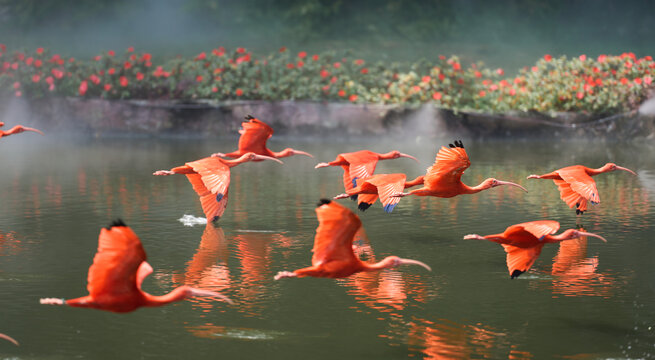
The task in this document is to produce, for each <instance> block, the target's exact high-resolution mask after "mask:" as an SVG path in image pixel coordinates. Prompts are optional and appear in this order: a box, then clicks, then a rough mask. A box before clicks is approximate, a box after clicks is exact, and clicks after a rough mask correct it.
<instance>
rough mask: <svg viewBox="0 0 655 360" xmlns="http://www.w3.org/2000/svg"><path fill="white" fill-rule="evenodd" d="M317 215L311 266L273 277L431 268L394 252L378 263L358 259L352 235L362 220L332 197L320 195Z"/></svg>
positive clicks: (337, 275) (343, 275) (319, 275)
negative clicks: (405, 266) (393, 254)
mask: <svg viewBox="0 0 655 360" xmlns="http://www.w3.org/2000/svg"><path fill="white" fill-rule="evenodd" d="M316 216H317V217H318V228H317V229H316V236H315V237H314V249H313V250H312V251H313V252H314V255H313V256H312V266H309V267H306V268H302V269H298V270H295V271H280V272H278V273H277V275H275V280H279V279H281V278H286V277H305V276H314V277H326V278H343V277H347V276H350V275H352V274H354V273H358V272H362V271H365V272H368V271H379V270H383V269H387V268H394V267H397V266H400V265H419V266H422V267H424V268H426V269H428V270H430V271H431V269H430V267H429V266H427V265H426V264H424V263H422V262H420V261H417V260H411V259H401V258H399V257H397V256H388V257H386V258H384V259H383V260H382V261H380V262H377V263H367V262H363V261H361V260H360V259H359V258H358V257H357V256H356V255H355V252H354V250H353V239H354V237H355V234H356V233H357V231H358V230H359V229H360V228H361V226H362V222H361V221H360V220H359V217H358V216H357V215H355V214H354V213H353V212H352V211H350V210H348V209H347V208H346V207H344V206H342V205H339V204H338V203H336V202H334V201H330V200H327V199H321V202H320V203H319V204H318V207H317V208H316Z"/></svg>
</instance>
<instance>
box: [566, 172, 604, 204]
mask: <svg viewBox="0 0 655 360" xmlns="http://www.w3.org/2000/svg"><path fill="white" fill-rule="evenodd" d="M557 173H558V174H559V176H560V177H561V178H562V180H564V181H566V182H567V183H568V184H569V185H570V186H571V190H572V191H574V192H576V193H578V194H579V195H580V196H582V197H583V198H585V199H587V200H589V201H591V203H592V204H598V203H600V196H599V195H598V189H596V182H595V181H594V179H592V178H591V176H589V174H587V172H586V171H585V170H584V167H582V166H569V167H565V168H563V169H560V170H557ZM558 187H559V185H558ZM561 192H562V191H561V190H560V193H561ZM562 200H564V197H562ZM564 201H566V200H564ZM567 204H569V203H568V202H567ZM569 206H571V205H570V204H569Z"/></svg>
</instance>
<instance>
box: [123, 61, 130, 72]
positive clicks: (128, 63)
mask: <svg viewBox="0 0 655 360" xmlns="http://www.w3.org/2000/svg"><path fill="white" fill-rule="evenodd" d="M123 67H124V68H125V70H128V69H129V68H131V67H132V63H131V62H129V61H126V62H125V64H123Z"/></svg>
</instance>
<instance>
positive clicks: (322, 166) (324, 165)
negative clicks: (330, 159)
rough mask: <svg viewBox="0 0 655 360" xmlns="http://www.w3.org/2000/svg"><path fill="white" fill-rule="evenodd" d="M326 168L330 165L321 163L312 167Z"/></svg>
mask: <svg viewBox="0 0 655 360" xmlns="http://www.w3.org/2000/svg"><path fill="white" fill-rule="evenodd" d="M328 166H330V164H328V163H326V162H322V163H318V164H316V166H314V169H319V168H324V167H328Z"/></svg>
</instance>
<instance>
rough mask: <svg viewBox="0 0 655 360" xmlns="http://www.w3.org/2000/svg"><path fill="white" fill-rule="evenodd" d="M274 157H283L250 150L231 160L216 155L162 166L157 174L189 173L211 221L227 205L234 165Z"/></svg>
mask: <svg viewBox="0 0 655 360" xmlns="http://www.w3.org/2000/svg"><path fill="white" fill-rule="evenodd" d="M257 160H273V161H277V162H279V163H280V164H281V163H282V161H280V160H278V159H276V158H273V157H269V156H264V155H257V154H255V153H252V152H249V153H245V154H243V155H242V156H241V157H239V158H238V159H234V160H228V159H221V158H219V157H216V156H210V157H207V158H204V159H200V160H196V161H192V162H188V163H186V164H184V165H182V166H178V167H175V168H172V169H171V170H158V171H155V172H154V173H152V174H153V175H173V174H185V175H186V176H187V179H189V182H190V183H191V186H193V190H195V191H196V193H197V194H198V196H199V197H200V203H201V205H202V210H203V212H204V213H205V217H206V218H207V221H208V222H209V221H216V220H218V219H219V218H220V217H221V216H222V215H223V212H224V211H225V207H226V206H227V192H228V190H229V189H228V188H229V186H230V168H232V167H234V166H236V165H239V164H242V163H244V162H248V161H257Z"/></svg>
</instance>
